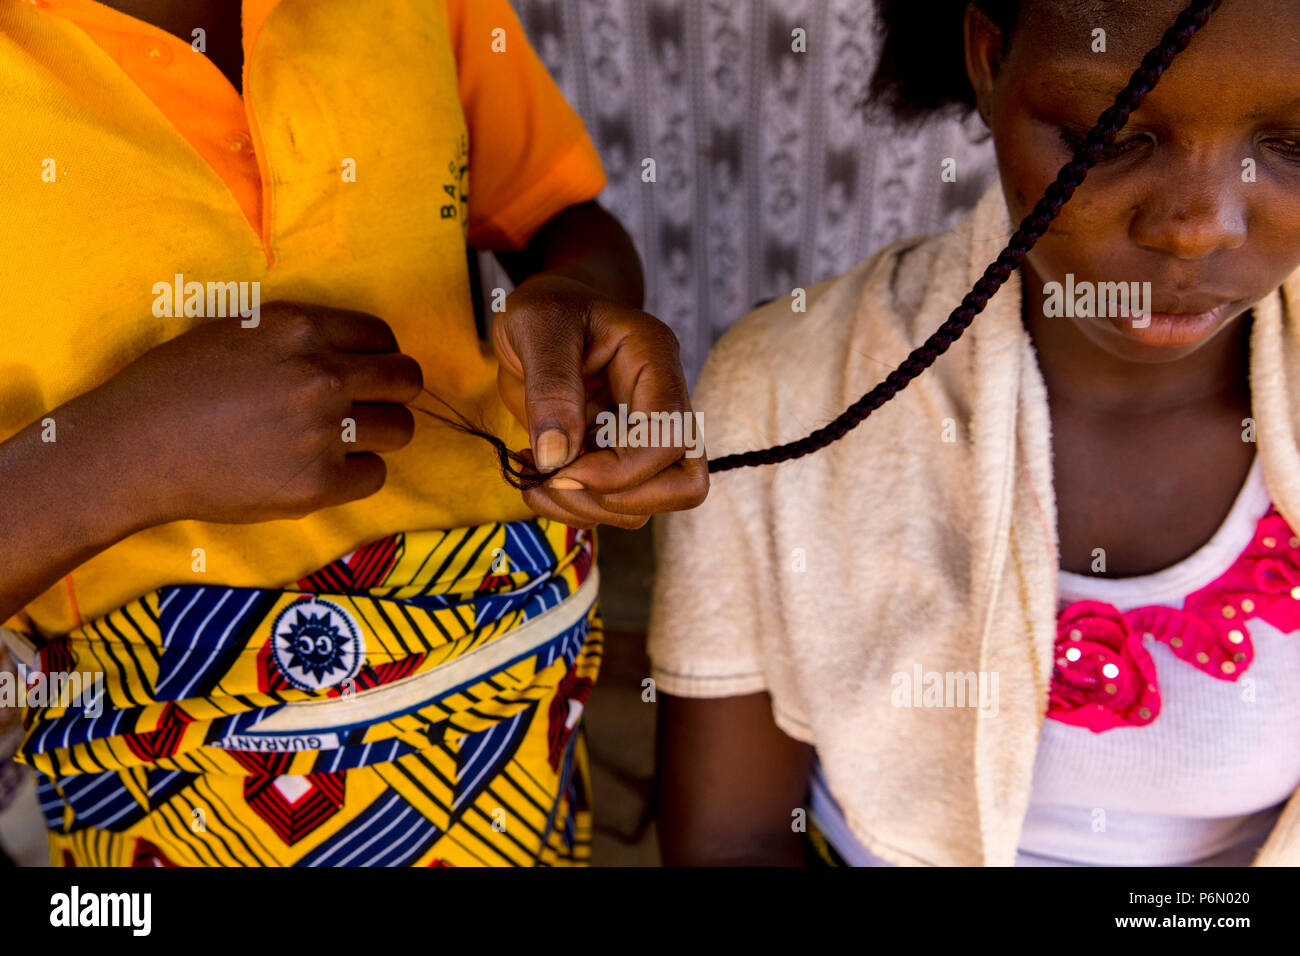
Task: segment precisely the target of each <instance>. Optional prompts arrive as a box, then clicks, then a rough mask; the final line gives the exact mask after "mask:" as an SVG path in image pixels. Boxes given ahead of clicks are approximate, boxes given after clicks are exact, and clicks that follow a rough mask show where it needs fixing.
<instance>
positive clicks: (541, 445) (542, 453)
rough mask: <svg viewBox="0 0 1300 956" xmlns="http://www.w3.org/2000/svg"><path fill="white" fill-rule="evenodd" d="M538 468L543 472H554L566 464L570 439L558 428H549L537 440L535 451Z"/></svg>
mask: <svg viewBox="0 0 1300 956" xmlns="http://www.w3.org/2000/svg"><path fill="white" fill-rule="evenodd" d="M533 453H534V456H535V457H536V459H537V467H538V468H540V469H541V470H542V471H554V470H555V469H556V468H559V467H560V466H561V465H563V464H564V460H565V459H566V458H568V457H569V439H568V438H567V437H566V436H565V434H564V432H562V431H560V430H559V429H558V428H548V429H547V430H546V431H544V432H542V434H541V436H540V437H539V438H538V439H537V447H536V448H535V449H533Z"/></svg>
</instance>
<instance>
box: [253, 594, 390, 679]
mask: <svg viewBox="0 0 1300 956" xmlns="http://www.w3.org/2000/svg"><path fill="white" fill-rule="evenodd" d="M271 649H272V652H273V654H274V655H275V663H276V665H277V666H278V667H279V668H280V671H281V672H282V673H283V674H284V676H285V678H286V679H287V680H288V681H289V683H291V684H293V685H294V686H295V687H298V688H300V689H302V690H324V689H325V688H327V687H335V686H337V685H338V684H341V683H343V682H344V681H345V680H347V679H348V678H349V677H355V676H356V675H357V672H358V671H360V670H361V663H362V661H364V660H365V656H366V645H365V641H364V640H363V639H362V637H361V629H360V628H359V627H357V622H356V620H355V619H354V618H353V617H352V615H351V614H349V613H348V612H347V611H345V610H344V609H343V608H341V607H339V606H338V605H337V604H334V603H333V602H331V601H324V600H321V599H320V598H311V599H309V600H306V601H297V602H295V603H293V604H290V605H289V606H288V607H286V608H285V609H284V610H282V611H281V612H280V614H279V616H277V617H276V619H275V626H274V627H273V628H272V630H271Z"/></svg>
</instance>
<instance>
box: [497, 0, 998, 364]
mask: <svg viewBox="0 0 1300 956" xmlns="http://www.w3.org/2000/svg"><path fill="white" fill-rule="evenodd" d="M512 3H513V4H514V7H515V9H516V11H517V12H518V14H519V17H520V19H521V21H522V22H523V24H524V27H525V30H526V31H527V33H528V35H529V39H530V40H531V42H532V43H533V44H534V46H535V47H536V49H537V50H538V52H539V53H540V55H541V57H542V59H543V60H544V61H545V63H546V65H547V66H548V67H549V68H550V71H551V74H552V75H553V76H554V77H555V79H556V81H557V82H558V83H559V85H560V87H561V89H563V91H564V93H565V95H566V96H567V97H568V99H569V102H571V103H572V104H573V105H574V107H575V108H576V109H577V110H578V112H579V113H580V114H581V115H582V117H583V119H584V120H585V121H586V123H587V128H588V130H589V131H590V132H591V135H592V137H593V138H594V140H595V142H596V146H597V148H598V149H599V150H600V154H601V158H602V159H603V160H604V163H605V167H606V171H607V173H608V175H609V186H608V187H607V189H606V190H605V193H604V194H603V195H602V196H601V201H602V202H603V203H604V204H605V205H606V206H607V207H608V208H609V209H610V210H611V211H612V212H613V213H614V214H615V215H617V216H618V217H619V218H620V219H621V220H622V221H623V223H624V225H625V226H626V227H627V229H628V231H629V232H630V233H631V234H632V237H633V238H634V239H635V240H636V243H637V246H638V248H639V249H640V252H641V257H642V259H643V261H644V263H645V269H646V278H647V285H648V305H647V308H648V310H649V311H650V312H652V313H653V314H655V315H657V316H658V317H659V318H661V319H663V320H664V321H665V322H667V323H669V325H671V326H672V328H673V330H674V331H675V332H676V333H677V336H678V338H679V339H680V340H681V343H682V359H683V362H684V364H685V365H686V369H687V372H688V374H689V376H690V380H691V382H692V383H694V381H695V378H696V376H697V375H698V373H699V370H700V367H701V366H702V365H703V362H704V359H705V356H706V355H707V354H708V350H709V348H710V346H711V345H712V344H713V342H714V341H715V340H716V339H717V337H718V336H719V335H721V333H722V332H723V331H725V330H726V328H727V327H728V326H730V325H731V324H732V323H733V322H735V321H736V320H737V319H739V318H741V317H742V316H744V315H745V314H746V313H747V312H749V311H751V310H752V309H753V308H754V306H755V305H757V304H759V303H761V302H765V301H767V300H769V299H773V298H776V297H778V296H785V295H789V294H790V293H791V291H792V290H793V289H794V288H796V287H807V286H809V285H811V284H813V283H815V282H817V281H820V280H822V279H826V278H829V277H831V276H834V275H838V274H839V273H842V272H844V271H846V270H847V269H849V268H850V267H851V266H852V265H854V264H855V263H857V262H859V261H860V260H862V259H864V258H865V257H866V256H867V255H868V254H870V253H871V252H873V251H875V250H876V249H878V248H880V247H881V246H883V245H885V244H887V243H890V242H892V241H894V240H896V239H899V238H902V237H904V236H908V235H916V234H921V233H926V232H933V231H935V230H938V229H941V228H943V227H945V226H947V225H948V224H950V223H951V222H952V221H953V220H954V219H955V218H956V217H957V216H959V215H960V214H961V213H962V212H963V211H964V210H965V209H966V208H968V207H970V206H972V205H973V204H974V203H975V201H976V200H977V199H978V198H979V195H980V193H981V192H982V191H983V189H984V187H985V186H986V185H987V183H988V182H989V181H990V177H992V176H993V175H994V174H995V171H994V165H993V151H992V146H991V144H990V143H989V142H988V140H987V136H986V134H985V131H984V129H983V124H982V123H980V122H979V120H978V118H977V117H976V118H973V119H971V120H968V121H967V122H966V123H960V122H958V121H956V120H946V121H938V122H934V123H931V124H929V125H927V126H925V127H922V128H920V129H914V130H909V131H903V132H900V131H898V130H895V129H892V128H890V127H888V126H883V125H880V124H878V123H871V122H868V121H867V120H866V118H865V117H864V115H863V110H862V107H861V104H862V101H863V99H864V97H865V89H866V85H867V82H868V80H869V79H870V76H871V71H872V70H873V69H874V66H875V61H876V52H875V51H876V40H875V18H874V15H873V10H874V7H873V4H872V3H871V2H870V0H771V2H769V0H512ZM796 28H799V29H802V30H804V31H805V36H806V41H805V42H806V52H803V53H798V52H795V51H794V50H793V49H792V46H793V43H794V38H793V31H794V30H795V29H796ZM949 157H951V158H953V159H954V160H955V161H956V164H957V165H956V170H957V180H956V182H951V183H945V182H942V181H941V179H940V173H941V165H942V162H943V160H944V159H945V158H949ZM647 158H649V159H653V160H654V161H655V166H656V176H657V181H656V182H653V183H645V182H643V181H642V168H643V167H642V163H643V160H645V159H647ZM484 270H485V273H484V286H485V289H486V290H489V291H487V292H485V295H487V294H490V290H491V289H492V288H494V287H498V286H499V287H502V288H509V283H508V280H506V279H505V276H504V275H503V274H502V273H500V272H499V270H498V269H497V267H496V266H495V263H494V262H491V261H490V260H489V259H487V258H486V257H485V262H484ZM955 304H956V303H954V305H955Z"/></svg>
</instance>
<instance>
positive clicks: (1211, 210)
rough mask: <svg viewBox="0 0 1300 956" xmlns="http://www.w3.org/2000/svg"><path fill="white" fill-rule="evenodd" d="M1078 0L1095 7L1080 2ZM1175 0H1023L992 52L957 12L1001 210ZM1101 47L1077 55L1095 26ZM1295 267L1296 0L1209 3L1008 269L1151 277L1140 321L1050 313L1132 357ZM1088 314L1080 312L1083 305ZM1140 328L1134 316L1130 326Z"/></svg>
mask: <svg viewBox="0 0 1300 956" xmlns="http://www.w3.org/2000/svg"><path fill="white" fill-rule="evenodd" d="M1080 6H1093V7H1097V13H1096V14H1095V15H1089V14H1088V13H1087V12H1085V13H1083V14H1080V13H1079V12H1078V10H1072V9H1071V8H1077V7H1080ZM1184 6H1185V0H1141V2H1131V3H1122V4H1120V3H1101V4H1091V5H1087V4H1079V3H1071V2H1069V0H1024V3H1023V10H1022V13H1021V20H1020V23H1019V26H1018V29H1017V31H1016V33H1015V35H1014V37H1013V39H1012V43H1011V46H1010V49H1009V50H1008V51H1007V52H1006V56H1005V58H1002V59H1001V62H998V61H999V57H1000V46H1001V41H1000V38H999V37H998V36H997V34H996V33H995V32H994V31H993V30H992V28H991V27H990V26H989V24H988V21H987V20H986V19H985V18H983V17H982V16H981V15H979V14H975V13H970V12H968V14H967V41H966V42H967V63H968V66H969V70H970V74H971V81H972V85H973V86H974V87H975V89H976V91H977V95H978V96H979V98H980V100H981V105H982V107H983V112H984V113H985V118H986V121H988V122H989V125H990V127H991V129H992V132H993V138H994V144H995V146H996V149H997V156H998V165H999V167H1000V171H1001V175H1002V184H1003V191H1004V193H1005V194H1006V200H1007V206H1008V209H1009V210H1010V213H1011V217H1012V221H1013V222H1015V223H1019V222H1020V220H1021V219H1023V218H1024V217H1025V216H1026V215H1028V214H1029V213H1030V212H1031V211H1032V209H1033V206H1034V204H1035V203H1036V202H1037V201H1038V200H1039V198H1040V197H1041V196H1042V194H1043V192H1044V190H1045V189H1046V188H1047V186H1048V185H1049V184H1050V183H1051V182H1052V180H1053V179H1055V177H1056V175H1057V173H1058V172H1059V170H1060V168H1061V166H1062V165H1064V164H1065V163H1067V162H1069V160H1070V158H1071V155H1072V154H1073V152H1074V150H1075V149H1076V148H1078V146H1079V145H1080V143H1081V141H1082V139H1083V137H1084V136H1085V135H1086V133H1087V132H1088V130H1089V129H1090V128H1091V127H1092V125H1093V123H1095V122H1096V120H1097V117H1098V115H1099V114H1100V113H1101V112H1102V111H1103V110H1104V109H1105V108H1107V107H1108V106H1110V105H1111V104H1112V103H1113V102H1114V98H1115V94H1116V93H1117V92H1119V90H1120V89H1122V88H1123V87H1124V85H1125V84H1126V83H1127V82H1128V79H1129V76H1130V75H1131V74H1132V72H1133V70H1134V69H1135V67H1136V66H1137V65H1138V63H1139V62H1140V61H1141V58H1142V56H1143V55H1144V54H1145V53H1146V52H1147V51H1148V50H1149V49H1150V48H1152V47H1153V46H1155V44H1156V43H1157V42H1158V41H1159V39H1160V37H1161V35H1162V34H1163V32H1164V31H1165V30H1166V29H1168V27H1169V26H1170V25H1171V24H1172V23H1173V21H1174V18H1175V17H1176V16H1177V14H1178V12H1179V11H1180V10H1181V9H1182V8H1183V7H1184ZM1097 29H1101V30H1104V31H1105V52H1093V46H1094V43H1096V42H1097V41H1096V38H1095V36H1094V30H1097ZM1297 266H1300V4H1296V2H1295V0H1224V2H1223V4H1222V6H1221V7H1220V8H1219V9H1218V11H1216V12H1215V13H1214V14H1213V15H1212V16H1211V17H1210V20H1209V22H1208V23H1207V24H1206V26H1205V27H1203V28H1202V29H1201V31H1200V32H1198V33H1197V34H1196V36H1195V37H1194V38H1193V39H1192V42H1191V44H1190V45H1189V46H1188V47H1187V49H1186V50H1184V51H1183V52H1182V53H1181V54H1179V56H1178V57H1177V58H1175V60H1174V62H1173V65H1172V66H1171V67H1170V68H1169V70H1168V71H1166V73H1165V75H1164V76H1163V77H1162V78H1161V80H1160V83H1159V85H1157V86H1156V88H1155V90H1154V91H1153V92H1152V93H1150V94H1149V95H1148V96H1147V97H1146V99H1145V100H1144V101H1143V102H1142V105H1141V106H1140V107H1139V108H1138V110H1137V111H1136V112H1135V113H1134V114H1133V115H1132V117H1131V118H1130V119H1129V121H1128V124H1127V125H1126V126H1125V127H1124V129H1123V130H1121V131H1120V133H1119V135H1118V136H1117V137H1116V139H1115V142H1114V144H1113V145H1112V146H1111V147H1110V148H1109V149H1108V150H1107V152H1106V153H1105V154H1103V158H1102V161H1101V162H1100V163H1099V164H1098V165H1097V166H1095V167H1093V169H1092V170H1091V171H1090V172H1089V173H1088V177H1087V179H1086V180H1085V181H1084V183H1083V185H1082V186H1080V187H1079V188H1078V190H1076V191H1075V193H1074V195H1073V197H1072V198H1071V199H1070V201H1069V202H1068V203H1067V204H1066V205H1065V207H1064V209H1063V210H1062V211H1061V214H1060V215H1059V216H1058V217H1057V218H1056V220H1055V221H1054V222H1053V223H1052V225H1051V228H1050V229H1049V230H1048V232H1047V234H1046V235H1044V236H1043V237H1042V239H1040V240H1039V242H1038V244H1037V245H1036V246H1035V247H1034V249H1033V251H1032V252H1031V253H1030V255H1029V257H1028V260H1027V262H1026V269H1025V271H1024V273H1023V275H1024V278H1025V293H1026V298H1025V301H1026V307H1027V308H1030V309H1037V308H1042V307H1043V304H1044V299H1045V292H1044V286H1045V285H1046V284H1047V283H1052V282H1059V283H1061V284H1062V286H1064V285H1065V283H1066V281H1067V279H1066V276H1067V274H1073V277H1074V285H1075V287H1076V288H1079V287H1080V286H1079V283H1082V282H1091V283H1098V284H1100V283H1116V282H1125V283H1132V282H1150V283H1151V287H1150V289H1151V299H1152V301H1151V303H1150V307H1151V309H1152V311H1153V312H1154V313H1155V314H1154V315H1152V316H1151V317H1150V321H1149V324H1148V323H1147V320H1146V318H1144V317H1138V316H1114V317H1109V318H1089V317H1080V316H1077V315H1076V316H1074V317H1072V318H1066V317H1062V318H1061V319H1060V321H1068V322H1073V323H1074V324H1075V326H1076V327H1077V328H1078V329H1079V331H1081V332H1082V333H1083V334H1084V335H1086V336H1087V337H1088V338H1089V339H1090V340H1091V341H1093V342H1094V343H1096V344H1097V345H1098V346H1100V347H1101V348H1103V349H1105V350H1106V351H1107V352H1109V353H1111V354H1113V355H1115V356H1118V357H1120V358H1123V359H1128V360H1131V361H1138V362H1164V361H1171V360H1175V359H1177V358H1180V357H1182V356H1185V355H1188V354H1190V353H1191V352H1193V351H1195V350H1196V349H1198V348H1200V347H1201V346H1203V345H1204V344H1205V343H1206V342H1208V341H1210V340H1211V339H1213V338H1214V337H1215V336H1216V335H1217V334H1218V333H1219V332H1221V331H1222V330H1223V329H1224V328H1225V327H1226V326H1228V325H1229V324H1231V323H1232V322H1233V321H1234V320H1235V319H1236V318H1237V317H1239V316H1240V315H1242V314H1243V313H1244V312H1245V311H1246V310H1247V309H1248V308H1249V307H1250V306H1251V305H1252V304H1253V303H1255V302H1257V301H1258V300H1260V299H1261V298H1263V297H1265V296H1266V295H1268V294H1269V293H1271V292H1272V291H1273V290H1274V289H1275V288H1277V286H1279V285H1280V284H1281V283H1282V280H1283V279H1284V278H1286V276H1287V275H1289V274H1290V273H1291V272H1292V271H1293V270H1294V269H1296V268H1297ZM1094 311H1095V310H1094ZM1143 326H1145V327H1143Z"/></svg>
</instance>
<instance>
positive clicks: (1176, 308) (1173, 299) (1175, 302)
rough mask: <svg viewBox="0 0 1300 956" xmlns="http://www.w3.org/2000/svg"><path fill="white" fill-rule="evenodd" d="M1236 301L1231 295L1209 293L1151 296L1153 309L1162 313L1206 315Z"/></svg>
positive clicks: (1153, 311)
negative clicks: (1225, 296) (1217, 295)
mask: <svg viewBox="0 0 1300 956" xmlns="http://www.w3.org/2000/svg"><path fill="white" fill-rule="evenodd" d="M1234 301H1236V300H1235V299H1233V298H1231V297H1228V298H1222V297H1216V296H1208V295H1188V296H1178V295H1172V296H1162V295H1153V296H1152V297H1151V311H1152V313H1158V314H1160V315H1187V316H1193V315H1204V314H1205V313H1207V312H1213V311H1214V310H1215V309H1218V308H1220V307H1221V306H1225V305H1228V304H1230V303H1232V302H1234Z"/></svg>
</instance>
